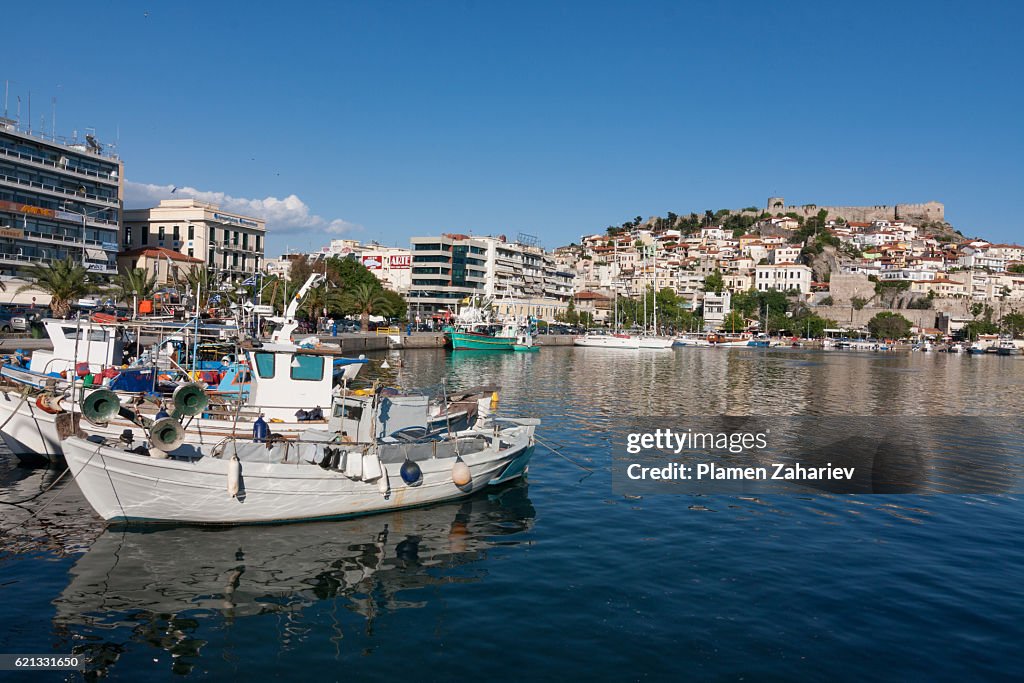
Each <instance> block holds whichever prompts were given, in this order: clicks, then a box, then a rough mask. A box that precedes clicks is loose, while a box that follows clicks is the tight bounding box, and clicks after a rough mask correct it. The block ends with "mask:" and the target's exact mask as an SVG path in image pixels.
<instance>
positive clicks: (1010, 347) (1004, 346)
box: [996, 339, 1020, 356]
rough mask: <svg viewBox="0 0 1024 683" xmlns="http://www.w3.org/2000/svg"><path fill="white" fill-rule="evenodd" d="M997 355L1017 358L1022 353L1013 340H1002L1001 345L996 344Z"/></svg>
mask: <svg viewBox="0 0 1024 683" xmlns="http://www.w3.org/2000/svg"><path fill="white" fill-rule="evenodd" d="M996 353H997V354H999V355H1000V356H1016V355H1017V354H1018V353H1020V349H1018V348H1017V345H1016V344H1014V343H1013V340H1012V339H1000V340H999V343H998V344H996Z"/></svg>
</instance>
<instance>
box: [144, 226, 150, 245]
mask: <svg viewBox="0 0 1024 683" xmlns="http://www.w3.org/2000/svg"><path fill="white" fill-rule="evenodd" d="M142 243H143V244H149V225H143V226H142Z"/></svg>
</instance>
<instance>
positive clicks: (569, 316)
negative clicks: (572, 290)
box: [564, 299, 580, 325]
mask: <svg viewBox="0 0 1024 683" xmlns="http://www.w3.org/2000/svg"><path fill="white" fill-rule="evenodd" d="M564 318H565V322H567V323H569V324H570V325H576V324H578V323H579V322H580V316H579V314H578V313H577V312H576V302H575V301H573V300H572V299H569V305H568V306H566V307H565V316H564Z"/></svg>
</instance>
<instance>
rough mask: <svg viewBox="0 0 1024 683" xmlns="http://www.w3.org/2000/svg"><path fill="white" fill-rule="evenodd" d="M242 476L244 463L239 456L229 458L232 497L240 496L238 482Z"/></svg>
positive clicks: (229, 483) (229, 486)
mask: <svg viewBox="0 0 1024 683" xmlns="http://www.w3.org/2000/svg"><path fill="white" fill-rule="evenodd" d="M241 477H242V463H240V462H239V461H238V456H237V455H233V456H231V460H228V495H229V496H231V497H232V498H237V497H238V482H239V481H240V480H241Z"/></svg>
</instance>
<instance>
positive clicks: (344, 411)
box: [334, 403, 363, 421]
mask: <svg viewBox="0 0 1024 683" xmlns="http://www.w3.org/2000/svg"><path fill="white" fill-rule="evenodd" d="M362 416H363V407H362V406H360V405H353V404H351V403H346V404H344V405H342V404H340V403H336V404H335V405H334V417H344V418H347V419H349V420H357V421H358V420H359V419H360V418H362Z"/></svg>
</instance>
